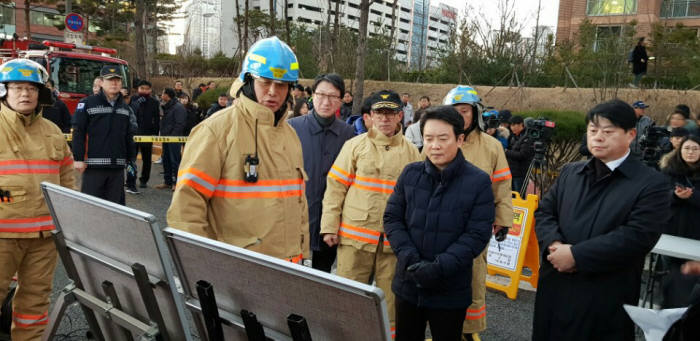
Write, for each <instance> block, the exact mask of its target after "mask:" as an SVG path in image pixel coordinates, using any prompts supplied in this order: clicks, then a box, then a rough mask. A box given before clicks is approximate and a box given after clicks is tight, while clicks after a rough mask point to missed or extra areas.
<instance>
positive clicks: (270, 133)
mask: <svg viewBox="0 0 700 341" xmlns="http://www.w3.org/2000/svg"><path fill="white" fill-rule="evenodd" d="M241 86H242V83H241V82H240V81H236V82H235V83H234V84H233V85H232V86H231V95H234V96H235V95H236V93H237V92H238V89H239V88H240V87H241ZM256 155H257V158H258V161H259V162H258V165H257V166H255V165H252V164H254V163H255V162H254V161H252V162H251V159H253V158H255V156H256ZM246 160H248V162H247V161H246ZM247 164H248V165H250V166H247ZM246 169H249V170H251V171H252V170H255V171H256V172H257V182H247V181H246V180H245V179H246ZM177 179H178V183H177V185H176V188H175V193H174V195H173V200H172V203H171V205H170V208H169V209H168V215H167V218H168V224H170V226H172V227H175V228H178V229H181V230H184V231H187V232H190V233H195V234H198V235H201V236H204V237H207V238H211V239H215V240H219V241H222V242H225V243H228V244H231V245H235V246H238V247H243V248H246V249H249V250H252V251H256V252H260V253H264V254H267V255H270V256H273V257H278V258H291V257H298V256H299V255H301V254H302V253H303V254H304V255H307V254H308V252H309V251H308V249H309V223H308V217H309V215H308V209H307V204H306V196H305V195H304V180H306V173H305V172H304V161H303V158H302V151H301V142H299V138H298V137H297V134H296V132H294V129H293V128H292V127H290V126H289V124H287V122H286V121H285V119H284V117H283V118H281V119H280V120H279V122H278V123H277V124H275V118H274V113H273V112H272V111H271V110H270V109H268V108H267V107H265V106H263V105H261V104H258V103H257V102H255V101H252V100H250V99H248V98H247V97H245V96H243V95H241V96H239V97H238V98H237V100H236V102H235V104H234V105H233V106H231V107H228V108H226V109H224V110H222V111H221V112H219V113H218V114H217V115H214V116H212V117H210V118H208V119H206V120H204V121H202V123H200V124H199V125H197V126H196V127H195V128H194V129H193V130H192V132H191V134H190V138H189V141H188V142H187V146H186V147H185V153H184V155H183V156H182V161H181V162H180V170H179V172H178V177H177Z"/></svg>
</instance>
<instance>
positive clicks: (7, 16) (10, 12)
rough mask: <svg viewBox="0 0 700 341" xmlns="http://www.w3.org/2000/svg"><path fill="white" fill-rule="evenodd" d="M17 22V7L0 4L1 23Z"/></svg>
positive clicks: (11, 23)
mask: <svg viewBox="0 0 700 341" xmlns="http://www.w3.org/2000/svg"><path fill="white" fill-rule="evenodd" d="M14 24H15V9H14V8H12V7H6V6H0V25H14Z"/></svg>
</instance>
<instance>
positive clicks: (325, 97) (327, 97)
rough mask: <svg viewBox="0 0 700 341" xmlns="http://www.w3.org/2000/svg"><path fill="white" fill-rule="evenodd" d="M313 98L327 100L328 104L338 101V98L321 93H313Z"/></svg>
mask: <svg viewBox="0 0 700 341" xmlns="http://www.w3.org/2000/svg"><path fill="white" fill-rule="evenodd" d="M314 97H316V98H318V99H320V100H328V101H330V102H337V101H340V96H336V95H331V94H324V93H322V92H314Z"/></svg>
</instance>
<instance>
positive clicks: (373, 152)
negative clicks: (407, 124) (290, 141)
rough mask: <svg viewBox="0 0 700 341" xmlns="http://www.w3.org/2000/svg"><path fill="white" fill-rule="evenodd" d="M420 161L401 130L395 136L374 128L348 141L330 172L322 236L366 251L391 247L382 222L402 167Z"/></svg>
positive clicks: (322, 219)
mask: <svg viewBox="0 0 700 341" xmlns="http://www.w3.org/2000/svg"><path fill="white" fill-rule="evenodd" d="M420 159H421V157H420V154H419V153H418V149H417V148H416V147H415V146H414V145H413V144H411V143H410V142H409V141H408V140H406V139H405V138H404V136H403V134H402V133H401V130H400V129H399V130H398V131H397V133H396V135H394V136H392V137H386V136H385V135H384V134H382V133H381V132H380V131H379V130H376V129H370V131H369V132H368V133H367V134H362V135H359V136H356V137H354V138H352V139H350V140H348V141H347V142H345V145H344V146H343V149H342V150H341V151H340V154H339V155H338V158H336V160H335V162H334V163H333V166H332V167H331V170H330V172H329V173H328V179H327V187H326V193H325V195H324V197H323V214H322V216H321V234H324V233H333V234H338V235H339V236H340V243H341V244H343V245H352V246H354V247H355V248H357V249H360V250H364V251H370V252H375V251H376V249H377V245H378V243H379V241H380V239H382V240H383V244H384V245H385V246H389V242H388V241H387V240H386V237H385V236H383V233H384V227H383V223H382V219H383V218H382V217H383V215H384V208H385V207H386V202H387V200H388V199H389V196H390V195H391V193H393V192H394V185H396V180H397V179H398V178H399V175H400V174H401V171H403V168H404V167H405V166H406V165H407V164H409V163H411V162H416V161H419V160H420ZM383 250H384V251H385V252H388V253H389V252H391V248H388V247H384V248H383Z"/></svg>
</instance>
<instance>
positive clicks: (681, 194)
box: [661, 135, 700, 309]
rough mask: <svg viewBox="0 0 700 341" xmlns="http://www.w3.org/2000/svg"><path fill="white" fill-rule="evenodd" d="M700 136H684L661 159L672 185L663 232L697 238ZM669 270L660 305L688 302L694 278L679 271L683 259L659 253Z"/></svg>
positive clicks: (698, 236) (699, 206) (694, 281)
mask: <svg viewBox="0 0 700 341" xmlns="http://www.w3.org/2000/svg"><path fill="white" fill-rule="evenodd" d="M699 159H700V137H697V136H694V135H690V136H687V137H685V138H684V139H683V140H682V141H681V143H680V146H679V148H676V149H675V150H674V151H672V152H671V153H670V157H668V158H664V159H662V162H661V171H662V172H663V174H665V175H666V176H668V178H669V181H670V184H671V185H672V188H673V200H672V201H671V211H672V213H673V215H672V218H671V223H670V224H669V225H668V229H667V230H666V231H664V233H668V234H671V235H674V236H679V237H684V238H691V239H696V240H700V229H698V221H700V193H699V192H698V187H700V162H698V160H699ZM663 261H664V265H666V268H667V269H668V270H669V274H668V275H667V276H666V277H664V280H663V297H664V299H663V302H662V307H663V308H664V309H666V308H681V307H687V306H688V305H689V304H690V301H689V297H690V293H691V291H692V290H693V287H694V286H695V283H696V280H695V279H694V278H692V277H688V276H685V275H683V274H682V273H681V265H682V264H683V263H684V262H685V260H683V259H678V258H674V257H670V256H664V257H663Z"/></svg>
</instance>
